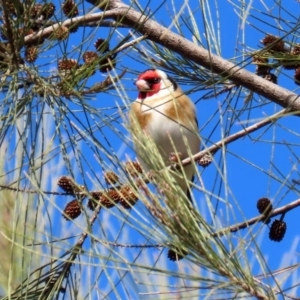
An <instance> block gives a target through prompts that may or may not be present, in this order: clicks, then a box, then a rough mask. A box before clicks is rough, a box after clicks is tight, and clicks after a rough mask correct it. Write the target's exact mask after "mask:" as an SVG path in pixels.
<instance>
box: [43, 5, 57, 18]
mask: <svg viewBox="0 0 300 300" xmlns="http://www.w3.org/2000/svg"><path fill="white" fill-rule="evenodd" d="M54 12H55V5H54V4H53V3H52V2H50V3H46V4H44V5H43V7H42V11H41V14H42V16H43V17H44V18H45V19H46V20H48V19H50V18H51V17H53V15H54Z"/></svg>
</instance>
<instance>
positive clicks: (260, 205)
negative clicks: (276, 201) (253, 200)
mask: <svg viewBox="0 0 300 300" xmlns="http://www.w3.org/2000/svg"><path fill="white" fill-rule="evenodd" d="M256 207H257V209H258V211H259V213H260V214H263V215H265V216H268V215H269V214H270V213H271V211H272V209H273V206H272V203H271V201H270V199H268V198H260V199H259V200H258V201H257V205H256Z"/></svg>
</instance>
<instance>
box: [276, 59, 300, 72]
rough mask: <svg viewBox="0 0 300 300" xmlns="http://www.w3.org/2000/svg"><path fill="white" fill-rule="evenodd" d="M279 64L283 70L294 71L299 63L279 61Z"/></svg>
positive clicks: (299, 65)
mask: <svg viewBox="0 0 300 300" xmlns="http://www.w3.org/2000/svg"><path fill="white" fill-rule="evenodd" d="M280 63H281V64H282V66H283V68H284V69H285V70H295V69H297V68H299V67H300V61H295V60H281V61H280Z"/></svg>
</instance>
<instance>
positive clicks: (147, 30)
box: [87, 0, 300, 115]
mask: <svg viewBox="0 0 300 300" xmlns="http://www.w3.org/2000/svg"><path fill="white" fill-rule="evenodd" d="M87 1H88V2H90V3H92V4H95V3H94V1H93V0H87ZM106 2H107V4H106V6H105V9H106V11H105V14H107V13H109V16H110V17H111V18H112V19H114V20H118V19H121V20H122V24H125V25H128V26H129V27H131V28H133V29H134V30H136V31H137V32H139V33H140V34H142V35H147V36H148V39H149V40H151V41H153V42H155V43H157V44H160V45H162V46H164V47H166V48H168V49H169V50H172V51H174V52H176V53H177V54H179V55H181V56H183V57H184V58H185V59H189V60H191V61H193V62H195V63H198V64H199V65H201V66H203V67H205V68H207V69H209V70H211V71H212V72H213V73H216V74H219V75H221V76H223V77H225V78H229V79H230V80H232V81H233V82H234V83H235V84H238V85H241V86H243V87H245V88H248V89H249V90H251V91H253V92H255V93H257V94H259V95H261V96H264V97H266V98H267V99H269V100H271V101H273V102H275V103H277V104H279V105H280V106H282V107H284V108H288V109H289V110H290V111H294V112H295V111H297V112H298V111H300V99H299V96H298V95H297V94H295V93H293V92H291V91H289V90H287V89H284V88H282V87H280V86H278V85H276V84H273V83H272V82H270V81H268V80H265V79H263V78H261V77H259V76H257V75H255V74H253V73H251V72H249V71H246V70H244V69H242V68H241V67H239V66H236V65H235V64H233V63H231V62H229V61H227V60H225V59H223V58H221V57H219V56H216V55H214V54H213V53H210V52H209V51H208V50H206V49H204V48H202V47H200V46H197V45H195V44H194V43H193V42H191V41H189V40H187V39H185V38H184V37H182V36H180V35H178V34H176V33H173V32H171V31H170V30H168V29H167V28H165V27H163V26H161V25H160V24H158V23H157V22H155V21H153V20H150V19H148V17H147V16H145V15H144V14H142V13H140V12H138V11H136V10H134V9H133V8H132V7H130V6H128V5H125V4H124V3H122V2H121V1H119V0H109V1H106ZM102 7H104V6H102ZM103 9H104V8H103ZM299 115H300V113H299Z"/></svg>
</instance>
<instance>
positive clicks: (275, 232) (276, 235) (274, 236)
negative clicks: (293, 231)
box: [269, 220, 286, 242]
mask: <svg viewBox="0 0 300 300" xmlns="http://www.w3.org/2000/svg"><path fill="white" fill-rule="evenodd" d="M285 232H286V223H285V222H284V221H280V220H274V222H273V223H272V225H271V228H270V232H269V238H270V240H271V241H274V242H280V241H281V240H282V239H283V237H284V235H285Z"/></svg>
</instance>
